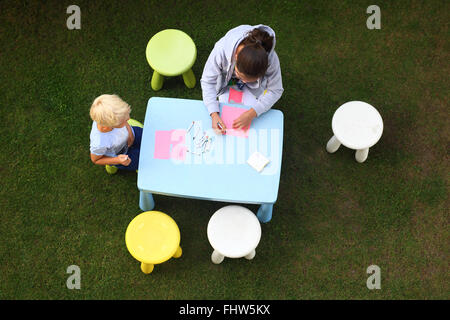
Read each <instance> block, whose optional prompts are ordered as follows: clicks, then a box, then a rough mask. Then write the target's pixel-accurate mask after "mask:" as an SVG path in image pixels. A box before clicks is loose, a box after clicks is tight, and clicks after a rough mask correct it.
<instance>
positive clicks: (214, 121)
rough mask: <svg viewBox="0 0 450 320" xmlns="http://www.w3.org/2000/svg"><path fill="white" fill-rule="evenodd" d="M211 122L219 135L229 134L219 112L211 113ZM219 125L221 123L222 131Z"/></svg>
mask: <svg viewBox="0 0 450 320" xmlns="http://www.w3.org/2000/svg"><path fill="white" fill-rule="evenodd" d="M211 121H212V127H213V129H214V131H215V132H216V133H217V134H225V133H226V132H227V127H226V126H225V123H223V121H222V119H221V118H220V116H219V113H218V112H213V113H211ZM217 123H220V125H221V126H222V129H221V128H220V127H219V126H218V125H217Z"/></svg>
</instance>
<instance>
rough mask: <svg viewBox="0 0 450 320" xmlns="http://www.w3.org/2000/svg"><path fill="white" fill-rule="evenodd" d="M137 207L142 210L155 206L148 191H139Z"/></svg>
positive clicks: (149, 209) (148, 209) (151, 208)
mask: <svg viewBox="0 0 450 320" xmlns="http://www.w3.org/2000/svg"><path fill="white" fill-rule="evenodd" d="M139 207H140V208H141V209H142V210H143V211H151V210H153V208H154V207H155V201H154V200H153V196H152V194H151V193H150V192H145V191H140V194H139Z"/></svg>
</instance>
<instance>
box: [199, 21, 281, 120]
mask: <svg viewBox="0 0 450 320" xmlns="http://www.w3.org/2000/svg"><path fill="white" fill-rule="evenodd" d="M255 28H262V29H264V31H266V32H267V33H269V34H270V35H271V36H273V45H272V49H271V50H270V52H269V56H268V58H269V65H268V67H267V71H266V74H265V75H264V76H263V77H262V78H260V79H258V81H255V82H250V83H246V86H247V87H248V88H249V90H250V91H251V92H252V93H253V95H254V96H255V97H257V98H258V102H257V103H256V105H255V106H252V107H253V109H254V110H255V111H256V114H257V115H258V116H260V115H261V114H262V113H264V112H266V111H268V110H269V109H270V108H271V107H272V106H273V105H274V104H275V102H277V101H278V99H280V97H281V94H282V93H283V90H284V89H283V84H282V81H281V69H280V61H279V60H278V56H277V54H276V52H275V50H274V48H275V32H274V31H273V30H272V29H271V28H270V27H268V26H265V25H262V24H260V25H256V26H250V25H241V26H238V27H236V28H234V29H231V30H230V31H228V32H227V33H226V34H225V36H224V37H222V38H221V39H220V40H219V41H217V42H216V44H215V45H214V49H213V50H212V51H211V54H210V55H209V58H208V60H207V61H206V64H205V67H204V69H203V74H202V78H201V79H200V83H201V86H202V95H203V102H204V103H205V106H206V108H207V109H208V112H209V114H211V113H213V112H219V102H218V100H217V97H218V96H220V95H221V94H222V93H223V92H225V90H226V87H227V84H228V82H229V81H230V79H231V77H232V75H233V71H234V66H235V63H236V62H235V61H234V60H235V59H234V53H235V51H236V48H237V47H238V45H239V44H240V43H241V41H242V40H244V38H245V37H246V36H247V33H248V32H249V31H251V30H253V29H255ZM266 89H267V92H266V93H265V94H264V95H263V92H264V90H266Z"/></svg>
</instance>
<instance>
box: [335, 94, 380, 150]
mask: <svg viewBox="0 0 450 320" xmlns="http://www.w3.org/2000/svg"><path fill="white" fill-rule="evenodd" d="M331 126H332V129H333V133H334V135H335V137H336V138H337V139H338V140H339V142H340V143H342V144H343V145H344V146H346V147H347V148H350V149H355V150H360V149H366V148H370V147H372V146H373V145H374V144H375V143H377V142H378V140H379V139H380V137H381V134H382V133H383V120H382V118H381V115H380V114H379V113H378V111H377V110H376V109H375V108H374V107H372V106H371V105H370V104H368V103H366V102H362V101H350V102H347V103H344V104H343V105H342V106H340V107H339V108H338V109H337V110H336V112H335V113H334V115H333V120H332V122H331Z"/></svg>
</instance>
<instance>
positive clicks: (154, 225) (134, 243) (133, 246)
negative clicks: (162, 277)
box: [125, 211, 181, 273]
mask: <svg viewBox="0 0 450 320" xmlns="http://www.w3.org/2000/svg"><path fill="white" fill-rule="evenodd" d="M125 243H126V246H127V249H128V251H129V252H130V254H131V255H132V256H133V257H134V258H135V259H136V260H138V261H140V262H142V264H143V265H142V266H141V269H142V270H143V271H144V267H145V266H144V265H151V270H153V264H158V263H162V262H164V261H167V260H169V259H170V258H171V257H173V256H175V257H176V256H180V255H181V248H180V247H179V245H180V230H179V229H178V226H177V224H176V222H175V221H174V220H173V219H172V218H171V217H169V216H168V215H167V214H165V213H162V212H159V211H147V212H143V213H141V214H139V215H138V216H136V217H135V218H134V219H133V220H132V221H131V222H130V223H129V225H128V227H127V231H126V233H125ZM178 251H179V252H178ZM177 252H178V253H179V254H177ZM147 267H148V266H147ZM148 269H149V268H147V270H148ZM151 270H150V272H151ZM144 272H145V271H144ZM150 272H146V273H150Z"/></svg>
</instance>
